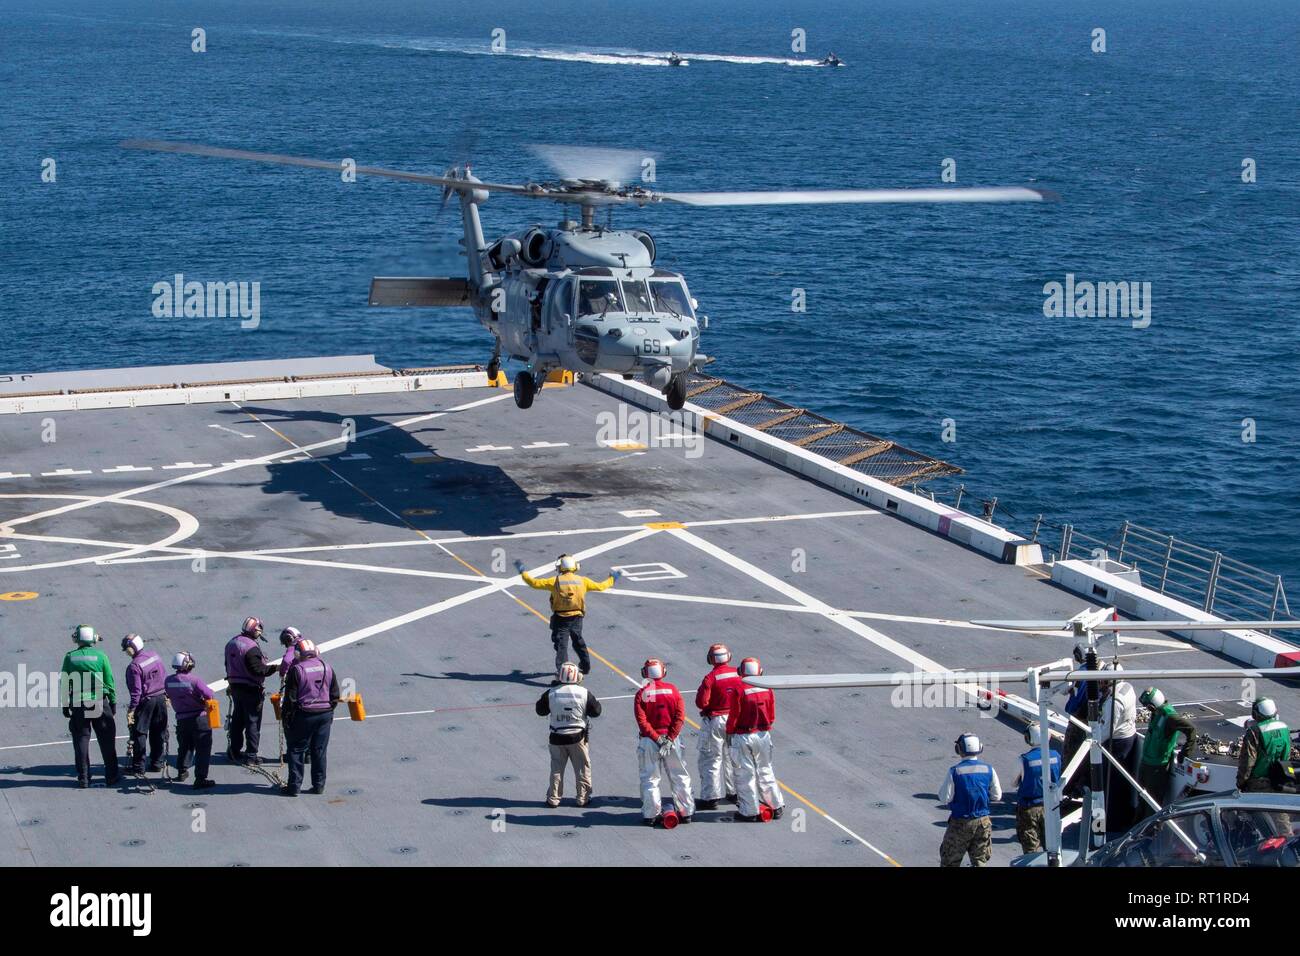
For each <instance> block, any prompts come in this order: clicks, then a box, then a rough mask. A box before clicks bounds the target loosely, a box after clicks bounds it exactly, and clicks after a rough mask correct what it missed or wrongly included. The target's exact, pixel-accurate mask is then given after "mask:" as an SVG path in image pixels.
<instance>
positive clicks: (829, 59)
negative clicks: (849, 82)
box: [817, 53, 844, 66]
mask: <svg viewBox="0 0 1300 956" xmlns="http://www.w3.org/2000/svg"><path fill="white" fill-rule="evenodd" d="M817 63H818V65H820V66H843V65H844V61H843V60H841V59H840V58H839V57H838V56H836V55H835V54H834V53H827V54H826V55H825V56H824V57H822V58H821V59H820V60H818V61H817Z"/></svg>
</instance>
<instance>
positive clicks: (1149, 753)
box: [1137, 687, 1196, 820]
mask: <svg viewBox="0 0 1300 956" xmlns="http://www.w3.org/2000/svg"><path fill="white" fill-rule="evenodd" d="M1138 701H1139V703H1141V704H1142V706H1143V707H1145V708H1146V709H1147V710H1149V711H1150V712H1151V720H1150V721H1149V722H1148V723H1147V735H1146V740H1144V741H1143V742H1142V763H1141V766H1139V768H1138V783H1140V784H1141V785H1142V789H1143V790H1145V791H1146V792H1147V793H1149V794H1151V796H1152V797H1154V798H1155V799H1156V800H1157V801H1158V802H1159V803H1160V806H1162V807H1163V806H1165V805H1167V804H1169V803H1172V802H1173V801H1174V800H1176V799H1178V797H1179V796H1181V794H1180V793H1177V792H1175V789H1178V790H1181V787H1177V784H1176V781H1177V777H1176V776H1175V775H1174V768H1175V766H1176V765H1177V762H1178V735H1179V734H1182V735H1183V736H1184V737H1185V738H1186V740H1184V742H1183V747H1184V748H1185V747H1187V746H1188V745H1189V744H1191V742H1192V741H1193V740H1195V739H1196V727H1195V726H1194V725H1193V724H1192V722H1191V721H1190V720H1188V719H1187V718H1186V717H1180V716H1179V714H1178V711H1176V710H1174V705H1173V704H1171V703H1169V701H1168V700H1166V699H1165V695H1164V692H1163V691H1161V690H1160V688H1158V687H1148V688H1147V689H1146V690H1144V691H1143V692H1142V696H1141V697H1139V698H1138ZM1154 812H1155V811H1154V810H1152V809H1151V807H1150V805H1149V804H1147V802H1146V801H1145V800H1140V801H1139V802H1138V816H1137V818H1138V820H1145V819H1146V818H1147V817H1149V816H1150V815H1151V814H1152V813H1154Z"/></svg>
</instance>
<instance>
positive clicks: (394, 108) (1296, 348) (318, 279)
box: [0, 0, 1300, 604]
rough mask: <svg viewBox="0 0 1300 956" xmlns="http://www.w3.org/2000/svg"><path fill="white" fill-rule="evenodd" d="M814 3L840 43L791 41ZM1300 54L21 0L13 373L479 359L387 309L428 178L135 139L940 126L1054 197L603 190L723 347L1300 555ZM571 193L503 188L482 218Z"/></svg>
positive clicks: (661, 152)
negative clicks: (1069, 304)
mask: <svg viewBox="0 0 1300 956" xmlns="http://www.w3.org/2000/svg"><path fill="white" fill-rule="evenodd" d="M195 28H202V29H203V30H204V31H205V32H206V43H207V50H206V52H203V53H195V52H192V51H191V31H192V30H193V29H195ZM796 28H799V29H802V30H804V31H805V32H806V36H807V54H806V56H807V57H819V56H821V55H823V54H824V53H825V52H826V51H827V50H834V51H835V52H836V53H838V54H839V55H840V56H841V57H842V58H843V59H844V60H845V61H846V62H847V63H848V66H847V67H846V68H843V69H837V70H832V69H812V68H804V67H799V66H793V65H789V64H785V63H782V62H769V61H782V60H787V59H790V58H792V57H799V56H804V55H802V54H793V53H792V52H791V48H790V44H791V31H792V30H794V29H796ZM495 29H501V30H504V31H505V42H506V51H505V52H504V53H498V54H492V53H491V52H490V50H489V44H490V42H491V39H492V33H493V30H495ZM1097 29H1102V30H1104V31H1105V43H1106V49H1105V52H1104V53H1099V52H1094V49H1093V45H1094V31H1095V30H1097ZM669 50H677V51H679V52H681V53H682V54H684V55H686V56H688V57H689V58H690V59H691V60H692V62H691V65H690V66H689V68H687V69H676V70H675V69H669V68H665V67H664V66H663V65H662V59H661V58H662V56H663V55H664V53H665V52H666V51H669ZM1298 51H1300V7H1297V5H1296V3H1295V2H1294V0H1251V2H1245V0H1241V2H1219V0H1214V2H1209V0H1104V2H1098V3H1060V2H1056V0H944V2H934V0H853V2H849V0H832V2H826V3H815V4H814V3H798V2H787V3H778V2H771V0H714V2H710V3H707V4H705V3H699V2H687V0H655V2H647V0H630V2H619V3H595V2H579V0H529V2H521V0H503V2H496V3H492V4H469V3H458V4H445V3H440V2H437V0H418V2H417V0H365V2H347V3H344V2H324V0H322V2H311V3H308V2H304V0H289V2H273V0H256V2H252V0H226V2H164V0H148V2H142V0H66V2H57V0H42V2H15V0H0V184H2V185H3V188H2V189H0V263H2V265H0V293H2V294H0V332H2V338H0V342H3V345H2V346H0V373H2V372H10V373H13V372H34V371H47V370H54V369H72V368H86V367H105V366H127V365H133V364H141V363H179V362H197V361H210V360H234V359H254V358H258V359H260V358H268V357H288V356H302V355H322V354H341V353H370V352H373V353H374V354H375V355H376V356H377V358H378V359H379V360H380V361H381V362H385V363H389V364H399V365H401V364H408V365H409V364H445V363H453V362H474V361H477V362H481V361H485V360H486V358H487V357H488V355H489V351H490V342H489V340H488V338H487V337H486V333H484V332H483V331H482V330H481V329H480V327H479V326H478V325H477V323H476V322H475V321H474V320H473V318H472V317H471V315H470V314H469V312H468V311H464V312H462V311H437V312H432V311H430V312H424V311H401V310H370V309H369V308H368V307H367V305H366V292H367V283H368V280H369V278H370V277H371V276H372V275H377V274H380V275H382V274H390V275H391V274H399V275H400V274H448V275H456V274H460V272H461V269H462V268H463V267H462V260H460V259H459V258H458V255H457V252H458V247H457V245H456V238H457V236H458V226H457V221H456V217H455V215H454V214H453V210H449V211H448V212H447V213H446V214H444V215H443V216H442V217H440V218H438V217H437V210H438V204H439V198H440V197H439V194H438V192H437V190H435V189H432V188H428V187H420V186H414V185H410V184H406V183H399V182H391V181H372V180H360V181H358V182H357V183H355V184H352V185H346V184H343V183H341V182H340V178H339V177H338V176H337V175H333V174H330V173H325V172H320V173H317V172H312V171H304V170H287V169H279V168H273V167H265V166H257V165H247V164H237V163H228V162H221V161H217V160H207V159H197V158H194V157H177V156H166V155H155V154H145V153H139V152H132V151H126V150H123V149H120V148H118V146H117V145H116V144H117V143H118V141H119V140H121V139H123V138H127V137H141V138H159V139H181V140H191V141H200V142H210V143H216V144H219V145H226V146H233V147H239V148H247V149H261V150H270V151H275V152H282V153H294V154H302V155H308V156H320V157H324V158H328V159H331V160H333V159H337V158H339V157H342V156H351V157H354V158H356V159H357V160H358V161H359V162H363V163H369V164H373V165H391V166H397V167H401V168H405V169H412V170H425V171H432V172H441V171H442V170H443V169H445V168H446V167H447V166H448V165H450V164H451V163H452V162H456V161H463V160H465V159H470V160H472V161H473V163H474V168H475V172H476V173H477V174H478V175H480V176H481V177H483V178H484V179H491V180H496V181H524V180H528V179H538V178H544V177H546V176H547V175H548V171H547V170H546V169H545V168H543V167H542V166H541V165H540V162H539V161H538V159H537V158H536V157H535V156H534V155H533V154H532V153H530V152H529V151H528V149H527V146H528V144H534V143H576V144H584V145H592V146H606V147H626V148H632V149H638V150H648V151H653V152H655V153H657V154H658V156H659V160H658V165H657V170H656V172H657V179H658V182H657V185H658V186H659V188H662V189H668V190H718V189H771V188H777V187H810V188H834V187H848V186H933V185H939V182H940V174H941V172H942V168H943V162H944V160H945V159H952V160H954V161H955V164H956V174H957V185H966V186H970V185H1000V184H1008V185H1020V184H1030V185H1035V186H1040V187H1045V188H1050V189H1052V190H1055V191H1056V192H1058V193H1060V195H1061V196H1062V201H1061V202H1060V203H1059V204H1054V205H1051V206H1040V205H1018V206H985V207H976V206H943V207H885V206H860V207H805V208H795V207H782V208H776V209H702V210H690V209H681V208H669V207H659V208H654V209H646V210H642V211H639V212H625V213H620V214H618V216H617V217H616V223H619V224H625V225H633V224H635V225H638V226H642V227H645V228H647V229H648V230H649V231H651V232H652V233H653V234H654V235H655V236H656V238H657V241H658V246H659V252H660V262H661V263H662V264H665V265H667V266H669V267H671V268H676V269H678V270H680V271H681V272H683V273H684V274H685V275H686V277H687V280H688V282H689V283H690V285H691V287H692V291H693V293H694V294H695V296H696V297H697V298H698V299H699V301H700V303H701V308H702V311H704V312H705V313H707V314H708V315H709V317H710V319H711V326H710V328H709V330H708V331H707V332H706V333H705V339H704V348H705V350H706V351H707V352H708V353H710V354H712V355H715V356H716V357H717V364H716V366H714V368H715V369H716V370H718V371H719V372H720V373H721V374H723V375H725V376H727V377H729V378H732V379H734V380H737V381H739V382H741V383H744V384H745V385H747V386H750V387H753V388H757V389H762V390H764V391H767V392H769V393H771V394H773V395H775V396H777V397H780V398H783V399H787V400H789V401H792V402H795V403H797V404H799V405H803V406H806V407H809V408H811V409H814V410H817V411H820V412H822V413H824V414H826V415H829V416H832V417H835V418H838V419H841V420H843V421H845V422H848V423H850V424H853V425H857V426H859V427H862V428H865V429H867V430H868V431H872V432H874V433H877V434H881V435H885V436H888V437H890V438H893V439H895V440H897V441H900V442H902V443H904V444H907V445H910V446H913V447H915V448H917V449H920V450H922V451H925V452H927V453H930V454H934V455H936V456H938V457H942V458H945V459H947V460H950V461H953V462H954V463H956V464H958V465H960V466H961V467H963V468H964V469H966V474H965V475H964V476H963V478H962V479H961V480H962V481H964V482H965V484H966V486H967V489H968V494H969V495H971V496H974V498H975V499H978V498H991V497H993V496H996V497H997V498H998V500H999V512H998V513H999V515H1000V516H1001V517H1002V518H1003V519H1004V520H1006V521H1008V522H1010V523H1011V524H1012V525H1013V526H1018V527H1020V528H1022V529H1023V528H1027V527H1028V526H1029V525H1031V524H1032V519H1033V518H1034V516H1036V515H1037V514H1039V513H1042V514H1044V515H1046V517H1047V519H1048V520H1050V521H1052V522H1055V523H1061V522H1066V521H1069V522H1074V523H1075V524H1077V526H1078V527H1079V528H1080V529H1082V530H1085V531H1087V532H1088V533H1090V534H1092V535H1095V536H1097V537H1100V538H1106V537H1108V536H1110V535H1112V534H1113V532H1114V531H1115V530H1116V529H1117V528H1118V526H1119V525H1120V523H1121V522H1122V521H1123V520H1125V519H1128V520H1131V521H1135V522H1139V523H1141V524H1144V525H1148V526H1151V527H1154V528H1156V529H1159V530H1163V531H1167V532H1170V533H1174V534H1177V535H1179V536H1182V537H1185V538H1187V539H1190V540H1192V541H1195V542H1198V543H1200V544H1203V545H1206V546H1208V547H1212V548H1219V549H1223V550H1224V551H1226V552H1227V553H1228V554H1230V555H1232V556H1234V557H1236V558H1238V559H1240V560H1243V561H1247V562H1250V563H1253V564H1256V565H1259V566H1261V567H1263V568H1265V569H1267V570H1269V571H1272V572H1279V573H1282V574H1283V575H1285V576H1287V577H1288V578H1289V579H1290V580H1291V581H1292V582H1300V556H1298V555H1297V553H1296V548H1295V546H1294V537H1295V530H1296V525H1297V519H1298V518H1300V504H1298V501H1300V496H1298V494H1297V489H1296V480H1297V475H1298V474H1300V389H1298V385H1300V371H1298V369H1297V364H1298V361H1300V331H1298V330H1297V321H1298V319H1300V314H1298V313H1300V266H1298V265H1297V251H1298V250H1297V240H1298V239H1300V185H1297V183H1300V52H1298ZM46 158H52V159H54V160H55V162H56V172H57V181H56V182H54V183H46V182H42V179H41V171H42V162H43V160H45V159H46ZM1245 160H1253V161H1254V164H1253V165H1254V168H1255V170H1256V181H1255V182H1253V183H1247V182H1243V178H1242V173H1243V162H1244V161H1245ZM557 213H558V210H557V209H553V208H552V207H549V206H547V207H545V208H539V206H538V205H536V204H530V203H528V202H526V201H522V200H512V199H509V198H502V197H494V198H493V199H492V200H491V201H490V202H489V203H488V204H487V205H486V206H485V207H484V225H485V228H486V229H487V231H488V232H489V234H491V233H496V232H503V231H506V230H509V229H513V228H517V227H518V226H520V225H526V224H529V223H531V222H536V221H540V220H545V219H554V218H557ZM178 272H179V273H183V274H184V275H185V276H186V277H187V278H193V279H199V280H220V281H258V282H260V284H261V324H260V326H259V327H258V328H257V329H256V330H244V329H241V328H240V324H239V322H238V321H237V320H230V319H157V318H154V316H153V314H152V312H151V305H152V302H153V294H152V291H151V290H152V287H153V285H154V283H155V282H158V281H160V280H168V279H170V278H171V277H172V276H173V275H174V274H175V273H178ZM1067 275H1074V276H1075V277H1076V280H1090V281H1125V282H1131V283H1139V284H1140V283H1150V288H1151V314H1150V324H1149V326H1147V327H1146V328H1135V327H1134V323H1133V322H1132V321H1130V320H1128V319H1126V318H1084V317H1051V318H1049V317H1045V316H1044V310H1043V305H1044V299H1045V294H1044V286H1045V285H1046V284H1048V283H1051V282H1065V281H1066V276H1067ZM796 288H800V289H804V290H806V295H807V311H806V312H804V313H796V312H792V311H791V296H792V290H793V289H796ZM509 413H511V414H513V413H514V412H513V410H511V411H510V412H509ZM946 419H950V420H951V422H952V429H951V430H950V434H949V435H948V437H950V438H951V437H954V434H955V439H956V440H955V441H950V442H945V441H944V435H943V429H944V421H945V420H946ZM1247 420H1249V422H1247ZM1252 423H1253V432H1254V434H1253V437H1254V440H1253V441H1243V432H1245V431H1247V430H1249V429H1250V428H1251V427H1252ZM1248 437H1249V436H1248ZM946 488H947V490H948V491H951V485H949V486H946ZM971 500H972V499H971V498H968V499H967V501H968V502H969V501H971ZM1295 586H1296V587H1297V588H1300V584H1296V585H1295ZM1296 603H1297V604H1300V593H1298V594H1297V601H1296Z"/></svg>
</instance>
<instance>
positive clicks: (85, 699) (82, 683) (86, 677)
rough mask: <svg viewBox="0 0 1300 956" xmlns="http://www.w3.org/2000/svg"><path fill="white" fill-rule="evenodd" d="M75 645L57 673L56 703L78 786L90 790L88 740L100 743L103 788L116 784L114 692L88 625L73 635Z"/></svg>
mask: <svg viewBox="0 0 1300 956" xmlns="http://www.w3.org/2000/svg"><path fill="white" fill-rule="evenodd" d="M72 640H73V643H74V644H76V647H74V648H73V649H72V650H70V651H68V653H67V654H65V655H64V657H63V666H62V667H61V668H60V669H59V671H60V675H59V702H60V703H61V704H62V705H63V716H64V717H67V718H68V730H69V731H71V733H72V751H73V755H74V757H75V759H76V765H77V786H78V787H81V788H82V789H85V788H86V787H89V786H90V736H91V734H94V735H95V738H96V739H97V740H98V741H99V752H100V755H101V756H102V757H103V759H104V785H105V786H107V787H112V786H115V785H116V784H117V781H118V778H119V776H120V773H119V771H118V768H117V688H116V686H115V685H114V683H113V667H112V665H111V664H110V663H109V662H108V655H107V654H105V653H104V652H103V651H101V650H100V649H99V648H98V647H96V646H95V645H96V644H97V643H99V635H98V634H96V633H95V629H94V628H93V627H91V626H90V625H88V624H81V625H78V626H77V627H76V628H74V629H73V631H72Z"/></svg>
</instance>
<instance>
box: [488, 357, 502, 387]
mask: <svg viewBox="0 0 1300 956" xmlns="http://www.w3.org/2000/svg"><path fill="white" fill-rule="evenodd" d="M500 373H501V357H500V356H499V355H494V356H492V361H490V362H488V365H487V378H488V384H490V385H495V384H496V383H497V375H499V374H500Z"/></svg>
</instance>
